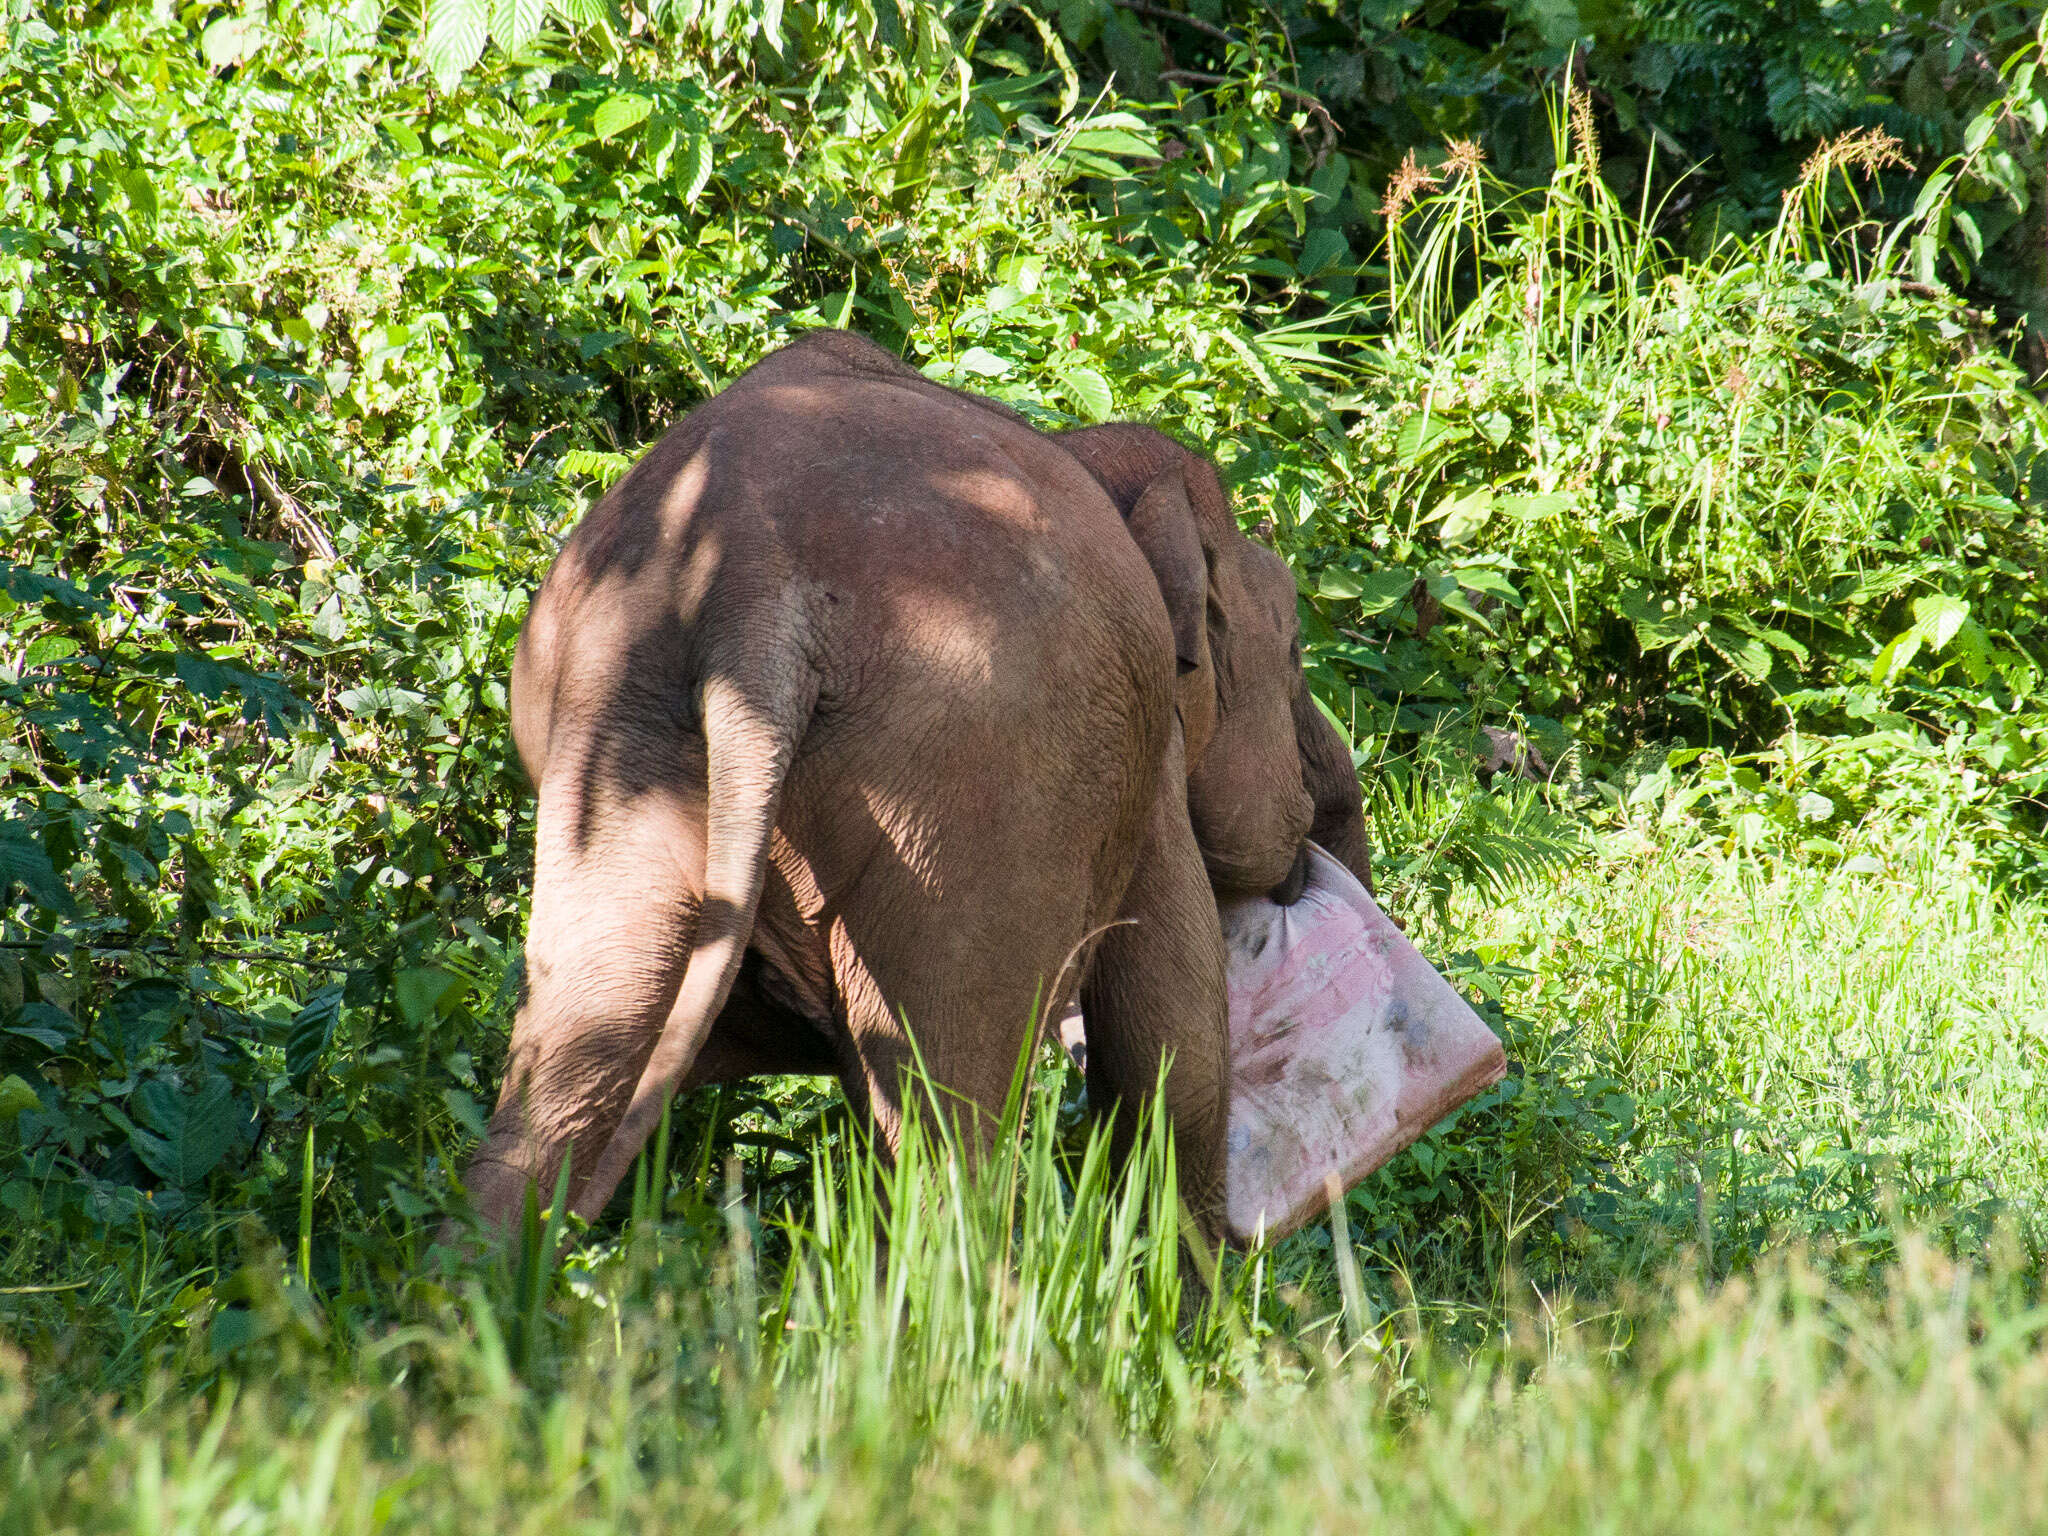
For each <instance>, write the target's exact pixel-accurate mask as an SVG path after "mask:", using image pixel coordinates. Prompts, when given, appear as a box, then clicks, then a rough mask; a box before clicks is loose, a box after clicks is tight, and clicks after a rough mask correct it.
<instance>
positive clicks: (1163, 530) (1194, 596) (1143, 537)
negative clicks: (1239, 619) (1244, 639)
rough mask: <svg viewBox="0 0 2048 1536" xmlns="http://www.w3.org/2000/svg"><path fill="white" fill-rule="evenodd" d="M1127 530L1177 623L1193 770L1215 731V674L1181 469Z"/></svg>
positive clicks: (1160, 482) (1137, 509)
mask: <svg viewBox="0 0 2048 1536" xmlns="http://www.w3.org/2000/svg"><path fill="white" fill-rule="evenodd" d="M1124 526H1125V527H1127V528H1129V529H1130V531H1131V537H1132V538H1133V539H1135V540H1136V541H1137V544H1138V548H1139V549H1140V550H1142V551H1143V552H1144V555H1145V560H1146V562H1147V563H1148V564H1149V565H1150V566H1151V567H1152V575H1153V579H1154V580H1156V581H1157V582H1158V583H1159V595H1160V596H1161V597H1163V598H1165V599H1166V613H1167V617H1168V618H1169V619H1171V620H1172V621H1173V656H1174V661H1175V662H1176V663H1177V664H1178V668H1179V672H1180V689H1179V693H1180V711H1181V729H1182V733H1183V735H1184V736H1185V738H1186V744H1187V754H1188V761H1189V763H1190V764H1192V763H1193V762H1194V761H1195V760H1196V759H1197V758H1198V757H1200V756H1201V749H1202V748H1203V747H1206V746H1207V745H1208V744H1209V737H1210V736H1211V734H1213V732H1214V730H1215V725H1216V671H1215V666H1214V663H1213V661H1212V658H1211V656H1210V654H1209V631H1208V614H1209V561H1208V557H1207V555H1206V554H1205V553H1204V552H1203V549H1202V531H1201V526H1200V524H1199V523H1198V522H1197V521H1196V519H1195V509H1194V507H1193V505H1192V504H1191V503H1190V502H1189V501H1188V491H1187V483H1186V481H1185V479H1184V478H1183V476H1182V473H1181V469H1180V466H1178V465H1175V466H1174V467H1173V468H1171V469H1167V470H1165V471H1163V472H1161V473H1160V474H1159V475H1157V476H1155V477H1154V478H1153V479H1152V480H1151V481H1149V482H1148V483H1147V484H1146V486H1145V489H1144V490H1143V491H1142V492H1141V493H1140V494H1139V496H1138V500H1137V504H1136V505H1135V506H1133V507H1132V508H1131V515H1130V516H1129V517H1128V518H1126V519H1125V522H1124Z"/></svg>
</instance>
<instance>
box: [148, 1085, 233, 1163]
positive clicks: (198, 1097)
mask: <svg viewBox="0 0 2048 1536" xmlns="http://www.w3.org/2000/svg"><path fill="white" fill-rule="evenodd" d="M129 1103H130V1105H131V1106H132V1107H133V1108H134V1110H135V1114H136V1118H137V1119H138V1120H140V1121H141V1122H142V1124H143V1125H146V1126H148V1127H149V1129H148V1130H146V1131H145V1130H143V1129H142V1128H141V1127H140V1126H138V1127H136V1128H135V1129H133V1130H131V1131H129V1133H128V1145H129V1146H130V1147H132V1148H133V1149H134V1151H135V1155H136V1156H137V1157H139V1158H141V1159H142V1162H143V1164H144V1166H146V1167H147V1168H148V1169H149V1171H150V1172H152V1173H154V1174H155V1175H156V1176H157V1177H158V1178H160V1179H162V1180H163V1181H164V1182H165V1183H167V1184H175V1185H177V1186H178V1187H179V1188H181V1189H182V1188H185V1187H186V1186H189V1185H192V1184H197V1183H198V1182H199V1181H200V1180H201V1179H203V1178H205V1177H206V1176H207V1174H209V1173H211V1172H212V1171H213V1169H214V1167H215V1166H216V1165H217V1164H218V1163H219V1162H220V1160H221V1159H222V1158H223V1157H225V1156H227V1153H228V1148H230V1147H232V1146H233V1145H234V1144H235V1142H236V1141H237V1140H238V1139H240V1136H241V1131H242V1126H243V1124H244V1116H243V1115H242V1113H241V1111H240V1110H239V1108H238V1107H237V1105H236V1103H235V1092H234V1088H233V1087H232V1086H231V1085H230V1084H229V1082H228V1080H227V1079H226V1078H224V1077H219V1076H213V1077H209V1078H207V1079H206V1081H205V1082H203V1083H201V1084H200V1085H199V1087H198V1088H197V1089H195V1090H194V1091H192V1092H190V1093H185V1092H182V1091H180V1090H179V1089H178V1088H176V1087H174V1086H172V1085H171V1084H170V1083H166V1082H162V1081H156V1082H149V1083H144V1084H143V1085H142V1086H141V1087H140V1088H138V1089H136V1090H135V1095H134V1097H133V1098H132V1099H131V1100H130V1101H129ZM152 1133H153V1134H152Z"/></svg>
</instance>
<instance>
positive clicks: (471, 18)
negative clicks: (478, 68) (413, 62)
mask: <svg viewBox="0 0 2048 1536" xmlns="http://www.w3.org/2000/svg"><path fill="white" fill-rule="evenodd" d="M427 3H428V10H427V43H426V55H427V68H428V69H429V70H430V71H432V73H433V76H434V84H436V85H438V86H439V87H440V88H441V89H442V90H444V91H452V90H454V89H455V87H456V86H458V85H460V84H461V83H462V77H463V75H464V74H465V73H467V72H468V70H469V67H470V66H471V65H472V64H474V63H476V61H477V60H478V59H479V58H481V57H482V56H483V51H484V43H485V42H486V41H487V40H488V39H489V37H490V22H491V17H490V0H427Z"/></svg>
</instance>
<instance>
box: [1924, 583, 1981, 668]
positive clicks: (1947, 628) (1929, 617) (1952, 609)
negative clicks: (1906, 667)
mask: <svg viewBox="0 0 2048 1536" xmlns="http://www.w3.org/2000/svg"><path fill="white" fill-rule="evenodd" d="M1969 616H1970V605H1969V604H1968V603H1966V602H1964V601H1963V600H1962V599H1961V598H1959V597H1950V596H1949V595H1948V594H1947V593H1945V592H1941V593H1936V594H1935V595H1934V596H1932V597H1917V598H1915V599H1914V600H1913V629H1914V632H1915V633H1916V634H1918V635H1919V636H1920V638H1921V639H1922V640H1924V641H1926V642H1927V648H1928V649H1929V650H1931V651H1934V652H1936V653H1939V652H1941V651H1942V650H1943V649H1945V648H1946V647H1947V645H1948V643H1949V641H1951V640H1953V639H1955V637H1956V631H1957V630H1959V629H1961V628H1962V627H1963V621H1964V620H1965V619H1967V618H1968V617H1969Z"/></svg>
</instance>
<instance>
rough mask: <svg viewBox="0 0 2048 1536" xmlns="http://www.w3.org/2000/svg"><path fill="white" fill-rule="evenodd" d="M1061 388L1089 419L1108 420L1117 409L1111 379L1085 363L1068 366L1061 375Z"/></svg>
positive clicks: (1075, 406)
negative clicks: (1074, 366) (1072, 366)
mask: <svg viewBox="0 0 2048 1536" xmlns="http://www.w3.org/2000/svg"><path fill="white" fill-rule="evenodd" d="M1060 389H1061V391H1062V393H1064V394H1065V395H1066V397H1067V399H1068V401H1069V402H1071V403H1072V405H1073V406H1074V409H1075V410H1076V411H1077V412H1079V414H1080V415H1081V416H1082V417H1083V418H1084V419H1086V420H1088V421H1107V420H1108V419H1109V414H1110V412H1111V411H1113V410H1115V409H1116V397H1115V395H1114V394H1113V393H1112V392H1111V390H1110V387H1109V380H1107V379H1105V378H1104V377H1103V376H1102V374H1101V373H1100V372H1098V371H1097V370H1096V369H1093V368H1090V367H1087V366H1086V365H1085V364H1084V365H1082V366H1080V367H1076V368H1068V369H1066V370H1065V371H1064V372H1062V373H1061V375H1060Z"/></svg>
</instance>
